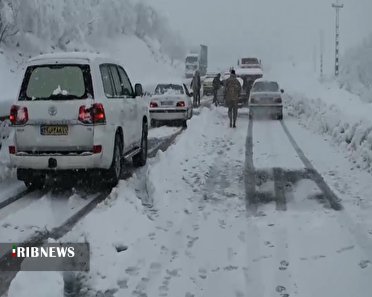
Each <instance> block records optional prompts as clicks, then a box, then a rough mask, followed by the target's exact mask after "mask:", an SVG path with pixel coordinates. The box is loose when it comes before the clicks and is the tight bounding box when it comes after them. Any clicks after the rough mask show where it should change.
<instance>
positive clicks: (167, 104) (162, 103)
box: [161, 101, 174, 106]
mask: <svg viewBox="0 0 372 297" xmlns="http://www.w3.org/2000/svg"><path fill="white" fill-rule="evenodd" d="M161 105H166V106H170V105H174V103H173V101H162V102H161Z"/></svg>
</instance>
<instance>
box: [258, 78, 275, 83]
mask: <svg viewBox="0 0 372 297" xmlns="http://www.w3.org/2000/svg"><path fill="white" fill-rule="evenodd" d="M254 82H255V83H256V82H267V83H277V84H278V82H277V81H275V80H268V79H264V78H258V79H256V80H255V81H254Z"/></svg>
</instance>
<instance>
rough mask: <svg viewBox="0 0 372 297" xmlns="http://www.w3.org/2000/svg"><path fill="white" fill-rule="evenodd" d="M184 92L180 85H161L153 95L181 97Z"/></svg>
mask: <svg viewBox="0 0 372 297" xmlns="http://www.w3.org/2000/svg"><path fill="white" fill-rule="evenodd" d="M184 93H185V92H184V90H183V87H182V86H181V85H174V84H161V85H158V86H157V87H156V89H155V94H157V95H164V94H167V95H183V94H184Z"/></svg>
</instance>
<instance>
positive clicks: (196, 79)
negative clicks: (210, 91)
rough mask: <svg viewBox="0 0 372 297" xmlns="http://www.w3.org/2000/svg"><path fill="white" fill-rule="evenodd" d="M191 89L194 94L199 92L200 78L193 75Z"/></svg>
mask: <svg viewBox="0 0 372 297" xmlns="http://www.w3.org/2000/svg"><path fill="white" fill-rule="evenodd" d="M191 87H192V90H193V91H194V92H197V91H200V89H201V82H200V76H199V75H194V77H193V78H192V81H191Z"/></svg>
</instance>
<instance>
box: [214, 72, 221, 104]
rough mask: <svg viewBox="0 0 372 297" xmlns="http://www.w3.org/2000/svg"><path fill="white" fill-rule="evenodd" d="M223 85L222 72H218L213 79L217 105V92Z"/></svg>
mask: <svg viewBox="0 0 372 297" xmlns="http://www.w3.org/2000/svg"><path fill="white" fill-rule="evenodd" d="M220 87H221V74H220V73H218V74H217V76H216V77H215V78H214V79H213V103H214V104H215V105H216V106H217V92H218V90H219V89H220Z"/></svg>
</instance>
